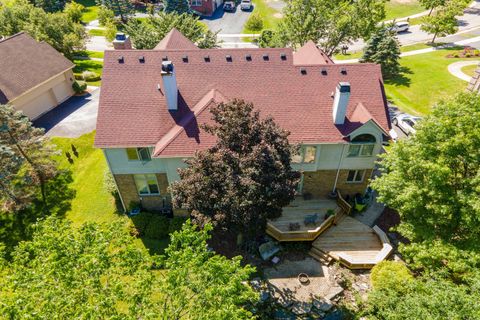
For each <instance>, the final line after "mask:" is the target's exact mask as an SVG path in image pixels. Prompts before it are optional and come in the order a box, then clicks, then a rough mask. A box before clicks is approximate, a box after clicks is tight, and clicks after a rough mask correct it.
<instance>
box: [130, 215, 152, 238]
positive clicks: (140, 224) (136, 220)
mask: <svg viewBox="0 0 480 320" xmlns="http://www.w3.org/2000/svg"><path fill="white" fill-rule="evenodd" d="M152 216H153V215H152V214H151V213H148V212H141V213H140V214H137V215H135V216H131V217H130V219H131V221H132V223H133V225H132V227H133V228H135V229H136V230H137V234H138V236H140V237H142V236H143V235H145V231H146V229H147V227H148V225H149V224H150V221H151V220H152Z"/></svg>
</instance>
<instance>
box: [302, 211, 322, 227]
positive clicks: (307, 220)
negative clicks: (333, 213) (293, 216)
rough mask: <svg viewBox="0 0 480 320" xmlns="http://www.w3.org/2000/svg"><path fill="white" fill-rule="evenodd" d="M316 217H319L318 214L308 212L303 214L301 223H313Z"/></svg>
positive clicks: (316, 219) (315, 221)
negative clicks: (303, 217)
mask: <svg viewBox="0 0 480 320" xmlns="http://www.w3.org/2000/svg"><path fill="white" fill-rule="evenodd" d="M318 219H319V216H318V214H317V213H315V214H309V215H308V216H305V219H304V220H303V223H304V224H305V225H309V224H315V223H317V221H318Z"/></svg>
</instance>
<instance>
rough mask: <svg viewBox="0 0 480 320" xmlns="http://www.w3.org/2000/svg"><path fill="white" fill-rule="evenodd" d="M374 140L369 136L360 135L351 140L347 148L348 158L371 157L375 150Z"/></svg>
mask: <svg viewBox="0 0 480 320" xmlns="http://www.w3.org/2000/svg"><path fill="white" fill-rule="evenodd" d="M376 141H377V139H375V137H374V136H372V135H371V134H361V135H358V136H356V137H355V138H353V139H352V141H351V144H350V147H349V148H348V156H349V157H371V156H372V154H373V149H374V148H375V142H376Z"/></svg>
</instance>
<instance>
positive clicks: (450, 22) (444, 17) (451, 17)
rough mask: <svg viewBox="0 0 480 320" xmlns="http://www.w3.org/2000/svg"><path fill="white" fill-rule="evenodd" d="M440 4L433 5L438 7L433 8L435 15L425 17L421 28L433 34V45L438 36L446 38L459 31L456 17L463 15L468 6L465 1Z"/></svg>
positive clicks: (453, 0) (451, 0) (459, 0)
mask: <svg viewBox="0 0 480 320" xmlns="http://www.w3.org/2000/svg"><path fill="white" fill-rule="evenodd" d="M440 3H441V2H439V3H436V4H432V5H435V6H436V7H432V8H431V9H433V8H435V12H434V14H431V12H430V14H429V15H428V16H425V17H424V18H423V19H422V25H421V26H420V28H421V29H422V30H423V31H425V32H428V33H430V34H433V38H432V43H434V42H435V39H436V38H437V37H438V36H440V37H444V36H447V35H449V34H453V33H455V32H456V31H457V30H458V20H457V18H456V16H458V15H461V14H462V13H463V10H464V9H465V8H466V6H467V5H468V3H467V2H466V1H465V0H449V1H443V4H441V5H440Z"/></svg>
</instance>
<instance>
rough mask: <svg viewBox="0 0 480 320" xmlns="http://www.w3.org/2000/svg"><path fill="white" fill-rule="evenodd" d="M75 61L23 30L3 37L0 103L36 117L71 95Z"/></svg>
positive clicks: (0, 41)
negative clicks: (8, 104)
mask: <svg viewBox="0 0 480 320" xmlns="http://www.w3.org/2000/svg"><path fill="white" fill-rule="evenodd" d="M73 67H74V64H73V63H72V62H71V61H70V60H68V59H66V58H65V57H64V56H63V55H62V54H60V53H59V52H57V51H56V50H55V49H54V48H52V47H51V46H50V45H49V44H47V43H45V42H37V41H35V40H34V39H33V38H31V37H30V36H29V35H28V34H26V33H24V32H21V33H18V34H15V35H13V36H11V37H8V38H5V39H3V40H0V104H6V103H10V104H12V105H13V106H14V107H15V108H16V109H17V110H21V111H23V113H25V115H27V116H28V117H29V118H30V119H31V120H34V119H36V118H38V117H39V116H41V115H42V114H44V113H45V112H47V111H49V110H50V109H52V108H54V107H56V106H58V105H59V104H60V103H62V102H63V101H65V100H67V99H68V98H69V97H71V96H72V95H73V94H74V92H73V89H72V84H73V81H74V77H73V72H72V69H73Z"/></svg>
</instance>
